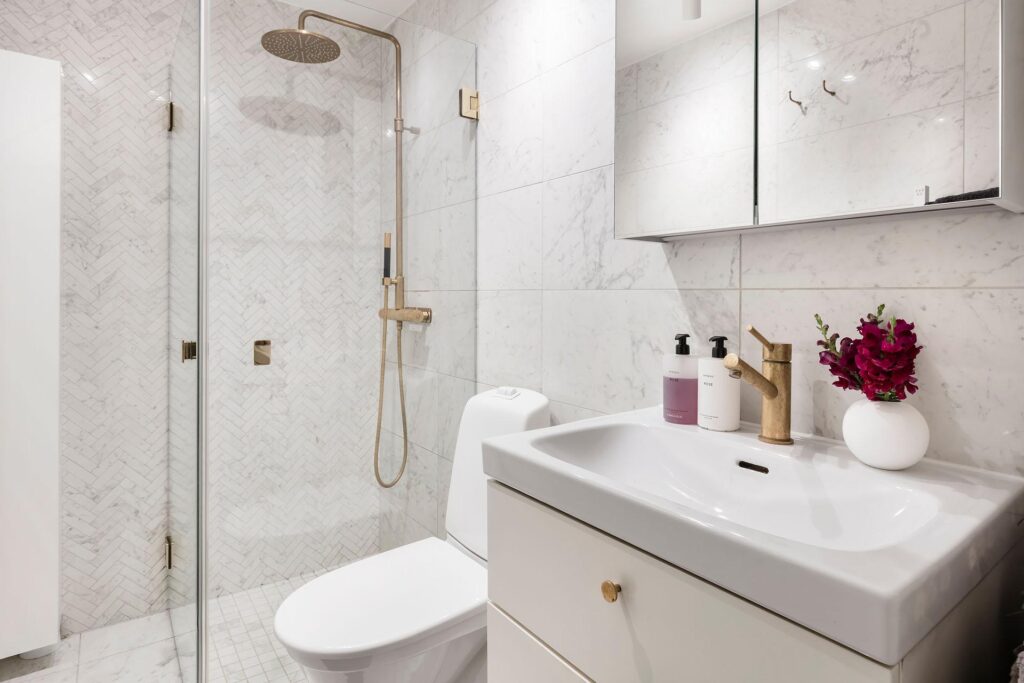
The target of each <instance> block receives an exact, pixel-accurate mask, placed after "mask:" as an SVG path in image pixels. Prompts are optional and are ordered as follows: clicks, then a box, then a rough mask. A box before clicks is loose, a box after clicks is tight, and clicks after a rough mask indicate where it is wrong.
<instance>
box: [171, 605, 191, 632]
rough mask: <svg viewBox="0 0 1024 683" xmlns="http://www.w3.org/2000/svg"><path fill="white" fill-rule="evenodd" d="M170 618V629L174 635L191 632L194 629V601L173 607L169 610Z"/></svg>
mask: <svg viewBox="0 0 1024 683" xmlns="http://www.w3.org/2000/svg"><path fill="white" fill-rule="evenodd" d="M169 615H170V618H171V631H173V632H174V634H175V635H182V634H185V633H191V632H192V631H195V630H196V623H197V622H196V619H197V617H196V603H194V602H193V603H189V604H187V605H181V606H180V607H175V608H173V609H171V610H170V612H169Z"/></svg>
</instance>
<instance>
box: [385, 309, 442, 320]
mask: <svg viewBox="0 0 1024 683" xmlns="http://www.w3.org/2000/svg"><path fill="white" fill-rule="evenodd" d="M377 317H378V318H382V319H384V320H400V321H402V322H405V323H429V322H430V321H431V319H432V318H433V317H434V311H433V310H432V309H430V308H423V307H420V306H410V307H408V308H382V309H380V310H378V311H377Z"/></svg>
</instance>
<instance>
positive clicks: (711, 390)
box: [697, 336, 741, 432]
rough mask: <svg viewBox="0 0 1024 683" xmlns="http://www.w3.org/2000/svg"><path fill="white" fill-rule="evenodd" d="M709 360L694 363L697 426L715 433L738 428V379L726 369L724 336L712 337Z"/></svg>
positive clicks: (737, 376) (736, 375) (702, 359)
mask: <svg viewBox="0 0 1024 683" xmlns="http://www.w3.org/2000/svg"><path fill="white" fill-rule="evenodd" d="M708 341H710V342H712V343H713V344H714V345H715V346H714V348H712V349H711V357H710V358H701V359H700V361H698V363H697V374H698V378H697V379H698V382H697V424H698V425H699V426H701V427H703V428H704V429H711V430H713V431H716V432H733V431H736V430H737V429H739V428H740V382H741V380H740V378H739V375H738V374H736V373H734V372H733V371H732V370H730V369H728V368H727V367H725V363H724V359H725V356H726V354H727V353H728V351H726V348H725V342H726V337H721V336H718V337H711V339H709V340H708Z"/></svg>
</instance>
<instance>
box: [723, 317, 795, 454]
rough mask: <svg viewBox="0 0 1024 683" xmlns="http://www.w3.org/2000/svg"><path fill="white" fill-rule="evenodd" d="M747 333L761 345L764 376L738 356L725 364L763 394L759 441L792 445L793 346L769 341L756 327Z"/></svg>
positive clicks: (729, 358) (732, 356) (733, 356)
mask: <svg viewBox="0 0 1024 683" xmlns="http://www.w3.org/2000/svg"><path fill="white" fill-rule="evenodd" d="M747 332H749V333H750V334H751V335H752V336H753V337H754V338H755V339H757V340H758V341H759V342H761V344H762V347H763V348H762V351H761V358H762V360H761V372H758V371H757V370H755V369H754V368H752V367H750V365H749V364H748V363H746V362H745V361H744V360H742V359H741V358H740V357H739V356H737V355H736V354H735V353H730V354H729V355H728V356H726V357H725V360H724V361H723V363H724V364H725V367H727V368H729V369H730V370H735V371H737V372H738V373H739V374H740V377H741V378H742V379H743V380H744V381H746V382H747V383H748V384H750V385H751V386H753V387H754V388H755V389H757V390H758V391H759V392H761V433H760V434H759V435H758V437H757V438H759V439H760V440H761V441H764V442H765V443H773V444H779V445H789V444H792V443H793V438H792V436H791V435H790V423H791V421H792V393H793V364H792V363H791V360H792V358H793V345H792V344H780V343H778V342H771V341H768V339H767V338H766V337H765V336H764V335H763V334H761V333H760V332H758V331H757V330H756V329H755V328H754V326H753V325H748V326H747Z"/></svg>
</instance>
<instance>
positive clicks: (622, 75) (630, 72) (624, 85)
mask: <svg viewBox="0 0 1024 683" xmlns="http://www.w3.org/2000/svg"><path fill="white" fill-rule="evenodd" d="M638 73H639V67H638V66H637V65H636V64H631V65H629V66H627V67H626V68H624V69H619V70H618V71H616V72H615V118H616V120H618V119H619V117H621V116H622V115H624V114H628V113H630V112H633V111H636V109H637V107H639V106H640V105H639V103H638V102H637V97H636V79H637V74H638Z"/></svg>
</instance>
